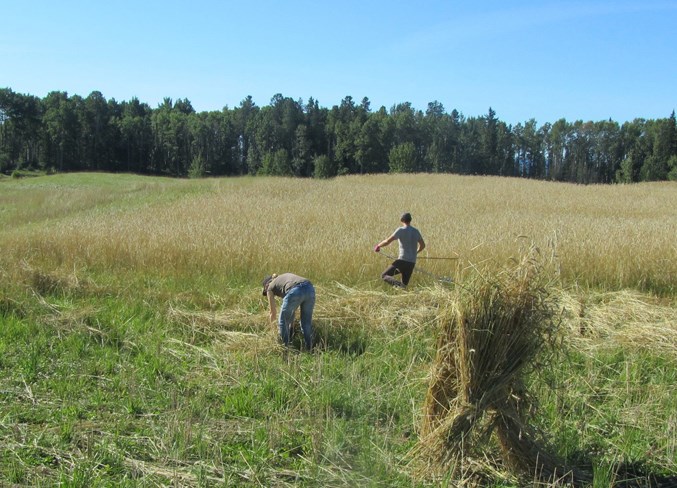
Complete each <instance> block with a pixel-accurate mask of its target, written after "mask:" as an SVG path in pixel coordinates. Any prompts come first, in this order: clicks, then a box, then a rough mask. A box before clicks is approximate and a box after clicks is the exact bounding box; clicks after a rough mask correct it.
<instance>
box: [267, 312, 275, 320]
mask: <svg viewBox="0 0 677 488" xmlns="http://www.w3.org/2000/svg"><path fill="white" fill-rule="evenodd" d="M268 318H269V319H270V321H271V322H275V313H274V312H270V313H269V314H268Z"/></svg>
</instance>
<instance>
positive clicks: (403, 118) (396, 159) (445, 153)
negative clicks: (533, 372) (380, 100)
mask: <svg viewBox="0 0 677 488" xmlns="http://www.w3.org/2000/svg"><path fill="white" fill-rule="evenodd" d="M24 168H26V169H42V170H53V171H60V172H65V171H108V172H133V173H141V174H154V175H169V176H177V177H185V176H191V177H197V176H207V175H213V176H224V175H227V176H230V175H245V174H250V175H258V174H263V175H284V176H299V177H311V176H312V177H318V178H328V177H333V176H336V175H342V174H363V173H386V172H393V173H395V172H407V173H409V172H433V173H457V174H480V175H500V176H518V177H526V178H535V179H545V180H554V181H566V182H575V183H584V184H588V183H615V182H617V183H630V182H638V181H657V180H667V179H672V180H677V123H676V121H675V112H674V110H673V111H672V114H671V115H670V116H669V117H667V118H664V119H656V120H646V119H635V120H633V121H631V122H625V123H623V124H622V125H620V124H619V123H618V122H614V121H612V120H605V121H598V122H592V121H590V122H583V121H581V120H578V121H576V122H568V121H566V120H565V119H560V120H558V121H556V122H554V123H545V124H543V125H540V126H539V125H538V124H537V122H536V121H535V120H534V119H531V120H528V121H526V122H524V123H518V124H517V125H514V126H513V125H509V124H506V123H505V122H503V121H501V120H499V119H498V118H497V116H496V113H495V112H494V111H493V110H492V109H491V108H489V110H488V112H487V114H485V115H482V116H476V117H465V116H463V115H462V114H461V113H459V112H458V111H457V110H452V111H451V112H447V111H446V110H445V108H444V106H443V105H442V104H441V103H439V102H437V101H435V102H430V103H429V104H428V106H427V108H426V110H425V111H422V110H418V109H415V108H414V107H412V105H411V104H410V103H409V102H405V103H400V104H397V105H393V106H392V107H391V108H390V109H389V110H387V109H386V108H385V107H381V108H380V109H378V110H375V111H374V110H372V109H371V104H370V101H369V99H368V98H366V97H365V98H363V99H362V101H361V102H360V103H357V102H356V101H355V100H353V98H352V97H350V96H347V97H345V98H344V99H343V100H341V102H340V104H338V105H334V106H332V107H331V108H326V107H321V106H320V105H319V103H318V101H317V100H315V99H313V98H310V99H309V100H308V101H307V103H304V102H303V100H294V99H292V98H289V97H285V96H283V95H281V94H277V95H275V96H273V97H272V99H271V100H270V103H269V104H268V105H266V106H258V105H257V104H256V103H255V102H254V100H252V97H251V96H249V97H246V98H245V99H244V100H242V101H241V102H240V104H239V105H238V106H237V107H233V108H229V107H227V106H226V107H224V108H223V109H222V110H220V111H208V112H196V111H195V110H194V109H193V106H192V105H191V103H190V101H189V100H188V99H178V100H176V101H173V100H172V99H170V98H165V99H164V101H163V102H162V103H161V104H159V105H158V107H157V108H151V107H150V106H149V105H148V104H146V103H142V102H141V101H139V100H138V99H137V98H133V99H131V100H129V101H122V102H118V101H116V100H115V99H110V100H107V99H106V98H105V97H104V96H103V95H102V94H101V93H100V92H98V91H94V92H92V93H91V94H90V95H89V96H87V97H86V98H82V97H81V96H78V95H72V96H69V95H68V93H67V92H63V91H53V92H51V93H49V94H48V95H47V96H46V97H44V98H42V99H41V98H38V97H35V96H32V95H25V94H20V93H16V92H14V91H12V90H11V89H10V88H2V89H0V172H4V173H10V172H12V171H14V170H18V169H24Z"/></svg>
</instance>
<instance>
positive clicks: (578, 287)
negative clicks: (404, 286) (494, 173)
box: [0, 174, 677, 487]
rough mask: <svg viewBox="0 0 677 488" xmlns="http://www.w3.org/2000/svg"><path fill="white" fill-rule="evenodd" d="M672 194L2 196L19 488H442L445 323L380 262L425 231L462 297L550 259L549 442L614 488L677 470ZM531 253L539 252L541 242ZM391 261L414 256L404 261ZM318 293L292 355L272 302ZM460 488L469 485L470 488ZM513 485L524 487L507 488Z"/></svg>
mask: <svg viewBox="0 0 677 488" xmlns="http://www.w3.org/2000/svg"><path fill="white" fill-rule="evenodd" d="M676 190H677V189H676V187H675V186H674V185H671V184H667V183H665V184H664V183H661V184H651V185H649V184H647V185H636V186H627V187H623V186H617V187H580V186H567V185H557V184H548V183H543V182H530V181H522V180H501V179H495V178H471V177H452V176H449V177H446V176H445V177H441V176H435V177H431V176H427V175H417V176H378V177H377V176H373V177H372V176H368V177H348V178H339V179H337V180H332V181H301V180H287V179H263V178H258V179H257V178H237V179H219V180H170V179H163V178H142V177H137V176H131V175H115V176H113V175H101V174H96V175H90V174H81V175H55V176H49V177H38V178H31V179H20V180H10V179H5V180H3V181H1V182H0V209H1V210H0V225H1V226H0V321H1V324H0V443H1V444H2V445H3V449H2V450H0V480H2V483H3V484H8V485H12V484H13V485H19V486H53V485H56V484H62V485H64V486H110V485H120V486H166V485H175V486H384V487H385V486H388V487H390V486H427V485H431V484H432V485H435V486H438V485H439V483H440V481H439V480H434V481H433V480H431V479H426V478H425V477H422V478H421V477H418V476H415V475H414V472H413V470H412V469H411V468H410V465H409V463H410V462H411V459H410V456H409V453H410V451H411V450H412V449H413V448H414V446H415V445H416V443H417V441H418V430H419V428H420V424H421V416H422V406H423V400H424V398H425V394H426V389H427V386H428V375H429V374H430V367H431V363H432V361H433V358H434V356H435V346H436V342H437V333H438V325H439V324H438V316H439V309H440V307H441V306H443V305H444V304H445V303H446V302H448V301H450V300H453V299H454V292H453V287H449V286H448V285H444V284H442V285H440V284H435V282H434V280H433V278H432V277H431V276H430V275H423V274H417V275H415V278H414V286H413V287H412V289H411V290H409V291H407V292H405V293H401V292H398V291H397V290H391V289H388V288H386V287H385V286H383V285H382V284H381V283H380V281H379V280H378V279H377V278H378V275H379V274H380V271H381V268H382V267H384V265H385V263H386V261H385V260H384V259H383V258H382V257H380V256H377V255H374V254H373V252H371V247H372V246H373V244H374V243H375V242H377V241H378V240H380V239H382V238H383V237H385V236H386V235H387V234H389V233H390V232H392V230H393V229H394V228H395V226H396V225H397V218H398V216H399V214H400V213H401V211H403V210H409V211H411V212H412V213H413V215H414V219H415V222H414V224H415V225H417V226H418V227H419V228H420V229H421V231H422V232H423V234H424V237H425V238H426V241H427V243H428V246H429V251H428V252H429V253H430V254H429V255H428V256H429V257H458V258H459V259H455V260H439V261H438V260H428V261H421V262H420V263H419V268H420V269H422V270H424V271H427V272H429V273H431V274H432V275H437V276H452V277H454V278H455V279H456V280H458V282H459V284H460V285H462V284H463V282H464V279H465V278H466V277H468V276H470V275H476V274H477V273H492V272H495V271H496V270H498V269H500V267H501V266H503V264H504V263H506V262H509V261H510V259H511V257H513V256H515V255H517V254H518V253H519V249H520V247H521V245H522V243H526V242H529V243H530V242H536V243H537V244H538V245H540V246H541V247H542V249H543V252H548V253H554V254H556V256H557V259H556V260H557V262H558V263H559V265H560V266H559V276H558V277H557V279H558V280H559V281H558V283H559V284H560V285H559V286H560V287H561V290H558V294H559V296H560V303H561V307H562V321H563V323H564V324H565V327H563V330H564V331H565V332H566V333H565V334H564V335H563V337H562V347H561V357H559V358H558V360H557V362H556V364H557V368H554V369H553V370H548V371H537V373H536V374H534V375H533V376H532V377H531V384H530V389H531V391H532V393H533V394H534V396H535V397H536V398H537V399H538V404H539V406H538V414H537V416H536V418H537V419H538V422H539V425H538V427H539V428H541V429H543V430H544V431H546V432H548V433H549V434H550V440H551V441H552V444H553V445H554V446H556V447H557V449H558V451H559V454H561V455H562V456H564V457H566V458H567V459H568V460H570V461H575V462H580V463H582V464H589V465H591V466H592V469H593V470H594V471H595V486H600V487H601V486H611V484H612V483H613V482H615V481H620V480H622V479H629V478H631V477H632V476H635V477H637V478H638V479H640V478H641V477H642V476H643V475H648V474H651V473H653V474H655V475H664V476H667V475H670V474H672V473H674V472H675V471H676V470H677V452H676V448H677V417H676V414H675V412H677V399H676V397H675V394H674V392H673V390H674V384H675V379H676V378H675V376H676V375H677V373H676V371H677V351H676V349H675V343H676V342H677V341H675V339H676V336H677V311H676V310H677V307H676V306H675V301H674V297H675V288H674V287H675V269H676V267H677V256H676V255H675V254H676V252H677V251H676V249H675V247H674V242H673V241H674V235H676V233H675V230H677V213H676V212H677V211H676V210H675V209H676V208H677V205H675V203H677V191H676ZM522 236H524V237H522ZM385 251H391V252H394V250H393V249H390V248H386V249H385ZM287 270H289V271H294V272H297V273H300V274H303V275H305V276H308V277H310V278H311V279H312V280H313V282H314V283H315V284H316V285H317V286H316V287H317V289H318V302H317V306H316V312H315V327H316V335H317V342H318V348H317V350H316V351H315V352H314V353H313V354H307V353H302V352H299V351H300V349H301V347H300V342H301V339H300V337H298V335H297V336H296V337H295V343H294V346H293V347H292V348H291V350H290V351H283V350H282V349H281V348H280V347H279V346H278V345H277V342H276V339H275V330H274V329H273V328H272V327H270V326H269V325H268V323H267V320H266V310H265V307H266V303H265V299H264V297H262V296H261V293H260V289H259V282H260V279H261V277H262V276H263V275H264V274H266V273H269V272H279V271H287ZM454 482H455V481H454V480H448V483H449V484H450V485H451V486H453V484H454ZM492 483H493V485H494V486H503V487H506V486H518V485H524V481H523V480H522V481H519V480H516V479H514V478H511V477H509V476H501V475H499V474H497V476H496V478H495V479H494V480H493V481H492Z"/></svg>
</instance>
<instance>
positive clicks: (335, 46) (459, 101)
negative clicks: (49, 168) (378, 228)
mask: <svg viewBox="0 0 677 488" xmlns="http://www.w3.org/2000/svg"><path fill="white" fill-rule="evenodd" d="M0 19H1V20H0V87H2V88H11V89H12V90H14V91H15V92H19V93H24V94H30V95H36V96H38V97H41V98H42V97H44V96H45V95H47V93H49V92H50V91H54V90H59V91H66V92H68V93H69V95H75V94H77V95H80V96H83V97H86V96H87V95H89V94H90V93H91V92H92V91H95V90H98V91H100V92H101V93H102V94H103V96H104V97H106V98H107V99H111V98H115V99H116V100H118V101H123V100H130V99H131V98H132V97H137V98H139V100H140V101H142V102H145V103H148V104H149V105H150V106H151V107H153V108H155V107H157V105H158V104H159V103H160V102H161V101H162V100H163V98H165V97H170V98H172V99H174V100H176V99H178V98H187V99H188V100H190V101H191V103H192V104H193V107H194V108H195V109H196V110H197V111H207V110H220V109H222V108H223V107H224V106H228V107H230V108H232V107H235V106H237V105H239V104H240V102H241V101H242V100H243V99H244V98H245V97H246V96H248V95H251V96H252V97H253V99H254V101H255V102H256V103H257V104H258V105H260V106H263V105H268V104H269V103H270V99H271V98H272V97H273V95H275V94H276V93H281V94H282V95H284V96H286V97H291V98H293V99H296V100H297V99H303V101H304V102H305V101H307V100H308V98H309V97H313V98H315V99H316V100H318V102H319V104H320V106H322V107H328V108H330V107H332V106H333V105H337V104H339V103H340V102H341V100H342V99H343V98H344V97H346V96H348V95H349V96H352V97H353V99H354V100H355V101H356V102H357V103H359V102H360V101H361V100H362V98H363V97H368V98H369V100H370V101H371V108H372V110H378V108H379V107H381V106H385V107H386V108H388V109H389V108H390V107H391V106H392V105H394V104H396V103H401V102H411V104H412V106H413V107H414V108H416V109H421V110H425V109H426V108H427V106H428V102H431V101H435V100H436V101H439V102H440V103H442V104H443V105H444V107H445V109H446V111H447V112H451V110H452V109H456V110H458V111H459V112H461V113H462V114H463V115H465V116H466V117H472V116H479V115H485V114H486V113H487V112H488V109H489V107H491V108H493V110H494V111H495V112H496V115H497V117H498V118H499V119H500V120H503V121H505V122H507V123H509V124H516V123H518V122H525V121H527V120H529V119H531V118H534V119H536V121H537V122H538V123H539V124H543V123H545V122H555V121H556V120H558V119H560V118H566V119H567V120H568V121H575V120H579V119H581V120H585V121H588V120H593V121H599V120H605V119H608V118H611V119H613V120H615V121H617V122H619V123H622V122H624V121H626V120H632V119H634V118H638V117H641V118H647V119H655V118H664V117H668V116H670V113H671V112H672V110H673V109H677V0H588V1H577V0H574V1H552V0H512V1H497V0H475V1H463V2H462V1H459V0H446V1H445V0H419V1H412V0H402V1H400V0H387V1H386V0H374V1H370V0H341V1H331V0H327V1H324V0H288V1H284V0H280V1H273V0H241V1H240V0H238V1H234V0H223V1H217V0H192V1H178V0H148V1H146V0H134V1H130V0H116V1H103V0H101V1H99V0H86V1H85V0H81V1H77V0H58V1H57V0H50V1H36V0H22V1H19V0H0Z"/></svg>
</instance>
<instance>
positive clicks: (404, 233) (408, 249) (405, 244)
mask: <svg viewBox="0 0 677 488" xmlns="http://www.w3.org/2000/svg"><path fill="white" fill-rule="evenodd" d="M395 239H397V240H398V241H399V243H400V254H399V255H398V257H397V259H401V260H402V261H409V262H410V263H415V262H416V251H417V250H418V241H420V240H421V233H420V232H419V231H418V229H417V228H416V227H412V226H411V225H410V226H408V227H407V226H404V227H400V228H399V229H397V230H396V231H395Z"/></svg>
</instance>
